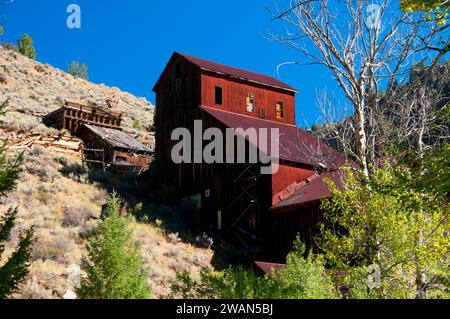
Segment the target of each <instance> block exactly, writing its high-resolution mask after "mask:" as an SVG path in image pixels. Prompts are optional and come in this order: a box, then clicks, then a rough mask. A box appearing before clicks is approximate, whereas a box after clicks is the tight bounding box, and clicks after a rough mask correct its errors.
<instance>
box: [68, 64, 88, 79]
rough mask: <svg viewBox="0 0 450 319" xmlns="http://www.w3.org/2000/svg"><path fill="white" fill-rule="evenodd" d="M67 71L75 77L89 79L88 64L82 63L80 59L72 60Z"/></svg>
mask: <svg viewBox="0 0 450 319" xmlns="http://www.w3.org/2000/svg"><path fill="white" fill-rule="evenodd" d="M67 73H69V74H70V75H73V76H74V77H77V78H80V79H84V80H89V74H88V67H87V66H86V64H84V63H83V64H81V65H80V63H79V62H78V61H72V62H71V63H70V65H69V67H68V68H67Z"/></svg>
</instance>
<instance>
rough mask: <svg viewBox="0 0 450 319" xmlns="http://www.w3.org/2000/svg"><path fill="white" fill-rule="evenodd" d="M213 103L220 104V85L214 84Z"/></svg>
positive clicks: (221, 100)
mask: <svg viewBox="0 0 450 319" xmlns="http://www.w3.org/2000/svg"><path fill="white" fill-rule="evenodd" d="M214 95H215V102H214V103H215V104H216V105H222V103H223V98H222V88H221V87H220V86H216V88H215V94H214Z"/></svg>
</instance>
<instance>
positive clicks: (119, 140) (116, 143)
mask: <svg viewBox="0 0 450 319" xmlns="http://www.w3.org/2000/svg"><path fill="white" fill-rule="evenodd" d="M84 126H85V127H86V128H87V129H88V130H90V131H91V132H93V133H94V134H96V135H98V136H99V137H100V138H102V139H103V140H104V141H106V142H107V143H108V144H110V145H111V146H113V147H117V148H123V149H128V150H133V151H138V152H149V153H151V152H153V150H152V149H151V148H149V147H147V146H145V145H144V144H142V143H141V142H139V141H138V140H137V139H135V138H134V137H133V136H131V135H130V134H128V133H126V132H123V131H119V130H114V129H110V128H105V127H99V126H94V125H88V124H84Z"/></svg>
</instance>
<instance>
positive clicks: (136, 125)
mask: <svg viewBox="0 0 450 319" xmlns="http://www.w3.org/2000/svg"><path fill="white" fill-rule="evenodd" d="M133 128H134V129H136V130H140V129H141V128H142V124H141V121H139V119H135V120H134V121H133Z"/></svg>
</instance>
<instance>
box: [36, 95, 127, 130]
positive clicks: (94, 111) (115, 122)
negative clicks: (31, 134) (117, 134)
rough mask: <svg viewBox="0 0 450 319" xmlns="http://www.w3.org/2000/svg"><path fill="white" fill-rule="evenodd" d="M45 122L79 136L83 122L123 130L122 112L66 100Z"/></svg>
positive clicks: (46, 117) (47, 116)
mask: <svg viewBox="0 0 450 319" xmlns="http://www.w3.org/2000/svg"><path fill="white" fill-rule="evenodd" d="M44 123H45V124H47V125H49V126H52V127H55V128H57V129H58V130H68V131H69V132H70V133H71V134H73V135H75V136H78V135H79V133H80V130H81V129H82V126H83V124H91V125H97V126H101V127H107V128H111V129H116V130H121V129H122V128H121V125H122V113H120V112H114V111H112V110H109V109H107V108H101V107H96V106H90V105H83V104H79V103H75V102H66V103H65V104H64V106H63V107H61V108H59V109H57V110H55V111H53V112H52V113H50V114H48V115H46V116H45V117H44Z"/></svg>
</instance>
